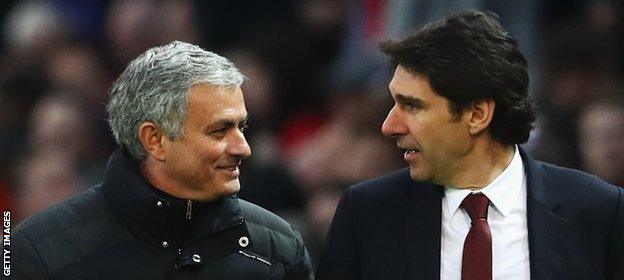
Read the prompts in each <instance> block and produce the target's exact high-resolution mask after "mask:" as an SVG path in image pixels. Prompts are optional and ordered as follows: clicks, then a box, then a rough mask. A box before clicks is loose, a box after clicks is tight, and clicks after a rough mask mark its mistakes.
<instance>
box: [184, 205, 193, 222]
mask: <svg viewBox="0 0 624 280" xmlns="http://www.w3.org/2000/svg"><path fill="white" fill-rule="evenodd" d="M192 211H193V202H192V201H190V200H189V201H187V202H186V219H187V220H191V213H192Z"/></svg>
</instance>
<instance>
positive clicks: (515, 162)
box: [444, 146, 524, 218]
mask: <svg viewBox="0 0 624 280" xmlns="http://www.w3.org/2000/svg"><path fill="white" fill-rule="evenodd" d="M523 184H524V166H523V165H522V157H521V156H520V153H519V149H518V147H517V146H516V147H515V152H514V156H513V158H512V159H511V162H510V163H509V165H508V166H507V167H506V168H505V170H503V172H502V173H501V174H500V175H498V177H496V179H494V181H492V182H491V183H490V184H488V185H487V186H485V187H484V188H482V189H480V190H477V191H473V190H467V189H457V188H451V187H445V188H444V195H445V196H444V198H445V199H446V204H445V207H444V211H446V214H447V216H448V217H450V218H452V217H453V216H454V215H455V213H456V212H457V209H458V208H459V206H460V204H461V203H462V201H463V200H464V198H466V196H468V195H469V194H470V193H478V192H481V193H483V194H485V196H487V198H488V199H489V200H490V202H491V203H492V206H493V207H494V209H496V210H497V211H498V212H499V213H500V214H501V215H502V216H503V217H505V216H507V215H509V213H510V212H511V210H513V208H514V207H516V206H517V204H518V203H521V201H519V200H518V199H517V198H518V196H519V195H520V191H521V189H522V185H523Z"/></svg>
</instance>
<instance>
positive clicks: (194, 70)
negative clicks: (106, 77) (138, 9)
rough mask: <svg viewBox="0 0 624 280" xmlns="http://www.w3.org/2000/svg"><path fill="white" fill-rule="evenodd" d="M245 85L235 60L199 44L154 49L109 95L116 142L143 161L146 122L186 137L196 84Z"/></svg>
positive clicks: (135, 63) (130, 67) (171, 135)
mask: <svg viewBox="0 0 624 280" xmlns="http://www.w3.org/2000/svg"><path fill="white" fill-rule="evenodd" d="M244 81H245V76H243V74H241V73H240V71H239V70H238V69H237V68H236V66H234V64H233V63H232V62H231V61H229V60H228V59H227V58H225V57H222V56H219V55H218V54H215V53H212V52H209V51H206V50H203V49H202V48H200V47H199V46H196V45H192V44H189V43H184V42H180V41H173V42H171V43H169V44H167V45H164V46H159V47H154V48H151V49H149V50H147V51H145V52H144V53H142V54H141V55H139V56H138V57H137V58H136V59H134V60H133V61H132V62H130V64H129V65H128V67H127V68H126V70H124V72H123V73H122V74H121V75H120V76H119V78H118V79H117V81H116V82H115V83H114V84H113V86H112V87H111V89H110V91H109V100H108V104H107V106H106V111H107V112H108V116H109V120H108V122H109V125H110V127H111V130H112V132H113V136H114V137H115V141H117V144H119V145H120V146H122V147H124V148H125V149H126V150H127V151H128V152H129V153H130V155H131V156H132V157H133V158H134V159H135V160H137V161H143V160H144V159H145V158H146V157H147V153H146V151H145V149H144V147H143V145H142V143H141V141H140V140H139V137H138V136H139V135H138V133H139V127H140V126H141V124H143V123H144V122H148V121H149V122H154V123H155V124H156V125H157V126H158V127H159V128H160V129H162V130H163V133H164V134H165V135H166V136H167V137H169V138H171V139H173V140H177V139H181V138H183V137H184V129H183V128H184V121H185V119H186V113H187V112H186V111H187V107H188V95H189V92H190V89H191V86H192V85H194V84H199V83H207V84H211V85H214V86H218V87H228V88H234V87H237V86H240V85H242V84H243V82H244Z"/></svg>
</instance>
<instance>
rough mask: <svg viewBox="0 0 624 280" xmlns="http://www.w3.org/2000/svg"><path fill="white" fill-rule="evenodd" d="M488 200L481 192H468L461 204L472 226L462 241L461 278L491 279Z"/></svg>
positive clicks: (466, 279)
mask: <svg viewBox="0 0 624 280" xmlns="http://www.w3.org/2000/svg"><path fill="white" fill-rule="evenodd" d="M489 204H490V200H488V198H487V196H485V195H484V194H482V193H471V194H469V195H468V196H467V197H466V198H465V199H464V201H463V202H462V204H461V207H462V208H464V209H466V212H468V215H469V216H470V219H471V220H472V227H471V228H470V231H469V232H468V235H467V236H466V241H465V242H464V257H463V259H462V280H491V279H492V233H491V232H490V225H488V222H487V213H488V205H489Z"/></svg>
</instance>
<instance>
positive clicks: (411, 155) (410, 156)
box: [399, 147, 421, 161]
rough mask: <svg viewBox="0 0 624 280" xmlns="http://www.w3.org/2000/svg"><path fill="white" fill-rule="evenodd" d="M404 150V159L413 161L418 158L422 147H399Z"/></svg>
mask: <svg viewBox="0 0 624 280" xmlns="http://www.w3.org/2000/svg"><path fill="white" fill-rule="evenodd" d="M399 148H401V149H402V150H403V159H404V160H405V161H412V160H414V159H415V158H416V156H418V155H419V154H420V152H421V151H420V149H416V148H411V147H410V148H406V147H399Z"/></svg>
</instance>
